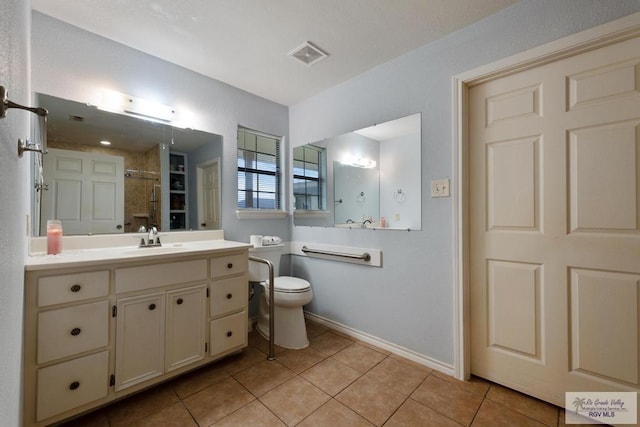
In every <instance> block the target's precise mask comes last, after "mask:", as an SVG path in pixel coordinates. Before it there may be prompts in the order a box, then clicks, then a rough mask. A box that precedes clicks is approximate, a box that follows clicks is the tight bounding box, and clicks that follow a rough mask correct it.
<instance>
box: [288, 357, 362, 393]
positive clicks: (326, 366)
mask: <svg viewBox="0 0 640 427" xmlns="http://www.w3.org/2000/svg"><path fill="white" fill-rule="evenodd" d="M300 376H302V377H303V378H305V379H306V380H308V381H309V382H311V383H312V384H314V385H315V386H316V387H319V388H320V389H322V390H323V391H324V392H325V393H328V394H329V395H331V396H335V395H336V394H338V393H340V392H341V391H342V390H343V389H344V388H346V387H347V386H348V385H349V384H351V383H352V382H354V381H355V380H357V379H358V378H359V377H360V376H361V374H360V372H358V371H356V370H355V369H353V368H351V367H349V366H347V365H345V364H344V363H342V362H338V361H337V360H335V359H333V358H331V357H330V358H328V359H325V360H323V361H322V362H320V363H318V364H317V365H315V366H313V367H312V368H309V369H307V370H306V371H304V372H303V373H302V374H300Z"/></svg>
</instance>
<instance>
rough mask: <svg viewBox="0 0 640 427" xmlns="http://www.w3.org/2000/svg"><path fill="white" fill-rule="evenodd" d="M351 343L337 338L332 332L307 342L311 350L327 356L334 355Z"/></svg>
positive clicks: (339, 337)
mask: <svg viewBox="0 0 640 427" xmlns="http://www.w3.org/2000/svg"><path fill="white" fill-rule="evenodd" d="M352 343H353V341H352V340H349V339H347V338H344V337H341V336H338V335H336V334H334V333H333V332H325V333H324V334H321V335H318V336H316V337H313V338H311V339H310V340H309V345H310V346H311V348H313V349H314V350H316V351H319V352H320V353H322V354H325V355H327V356H331V355H334V354H336V353H337V352H339V351H340V350H342V349H343V348H345V347H346V346H348V345H350V344H352Z"/></svg>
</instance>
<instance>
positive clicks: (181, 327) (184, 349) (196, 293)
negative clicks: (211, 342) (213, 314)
mask: <svg viewBox="0 0 640 427" xmlns="http://www.w3.org/2000/svg"><path fill="white" fill-rule="evenodd" d="M206 310H207V285H200V286H193V287H189V288H186V289H178V290H175V291H170V292H167V323H166V330H167V344H166V361H165V367H166V371H167V372H169V371H171V370H173V369H177V368H180V367H182V366H185V365H188V364H190V363H193V362H197V361H198V360H202V359H203V358H204V355H205V349H204V347H205V343H206V332H205V328H206V316H207V312H206Z"/></svg>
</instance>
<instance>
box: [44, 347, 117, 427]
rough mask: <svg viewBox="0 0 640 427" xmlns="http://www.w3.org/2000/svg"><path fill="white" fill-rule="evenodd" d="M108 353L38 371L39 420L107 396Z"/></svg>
mask: <svg viewBox="0 0 640 427" xmlns="http://www.w3.org/2000/svg"><path fill="white" fill-rule="evenodd" d="M108 368H109V353H108V352H107V351H103V352H100V353H96V354H92V355H90V356H85V357H79V358H77V359H73V360H70V361H68V362H64V363H59V364H57V365H52V366H49V367H46V368H43V369H39V370H38V397H37V415H36V418H37V420H38V421H40V420H43V419H46V418H49V417H52V416H54V415H57V414H61V413H63V412H65V411H68V410H69V409H73V408H76V407H78V406H81V405H84V404H85V403H89V402H92V401H94V400H98V399H101V398H103V397H105V396H106V395H107V391H108V386H109V369H108Z"/></svg>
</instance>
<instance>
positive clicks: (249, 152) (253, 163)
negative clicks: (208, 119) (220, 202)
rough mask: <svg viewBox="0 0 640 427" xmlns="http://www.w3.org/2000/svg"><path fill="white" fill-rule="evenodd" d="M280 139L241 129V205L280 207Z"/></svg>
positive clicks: (243, 206)
mask: <svg viewBox="0 0 640 427" xmlns="http://www.w3.org/2000/svg"><path fill="white" fill-rule="evenodd" d="M280 143H281V138H280V137H277V136H272V135H267V134H264V133H260V132H256V131H253V130H250V129H246V128H242V127H239V128H238V208H239V209H280V206H281V190H280V182H281V172H280Z"/></svg>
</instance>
